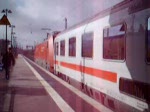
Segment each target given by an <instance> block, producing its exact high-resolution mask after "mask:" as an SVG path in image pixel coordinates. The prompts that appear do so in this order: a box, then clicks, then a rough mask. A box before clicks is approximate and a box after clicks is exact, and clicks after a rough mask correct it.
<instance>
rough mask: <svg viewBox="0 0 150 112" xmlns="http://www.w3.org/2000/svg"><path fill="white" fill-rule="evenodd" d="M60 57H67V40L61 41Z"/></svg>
mask: <svg viewBox="0 0 150 112" xmlns="http://www.w3.org/2000/svg"><path fill="white" fill-rule="evenodd" d="M60 55H61V56H65V40H62V41H60Z"/></svg>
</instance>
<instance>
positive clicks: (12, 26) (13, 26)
mask: <svg viewBox="0 0 150 112" xmlns="http://www.w3.org/2000/svg"><path fill="white" fill-rule="evenodd" d="M9 27H11V48H13V46H12V38H13V34H15V32H13V28H15V25H10V26H9Z"/></svg>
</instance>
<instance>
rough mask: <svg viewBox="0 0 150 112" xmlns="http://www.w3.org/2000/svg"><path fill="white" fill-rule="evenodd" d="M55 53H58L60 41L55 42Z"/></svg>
mask: <svg viewBox="0 0 150 112" xmlns="http://www.w3.org/2000/svg"><path fill="white" fill-rule="evenodd" d="M55 55H58V42H56V43H55Z"/></svg>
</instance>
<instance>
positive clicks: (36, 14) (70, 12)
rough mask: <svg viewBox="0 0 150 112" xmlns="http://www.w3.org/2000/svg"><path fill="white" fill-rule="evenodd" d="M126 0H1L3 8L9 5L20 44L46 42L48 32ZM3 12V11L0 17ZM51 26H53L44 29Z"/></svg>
mask: <svg viewBox="0 0 150 112" xmlns="http://www.w3.org/2000/svg"><path fill="white" fill-rule="evenodd" d="M121 1H123V0H0V12H1V11H2V10H3V9H6V8H7V9H10V10H11V11H12V13H10V14H8V19H9V21H10V23H11V24H12V25H15V28H14V29H13V30H14V32H15V34H14V36H15V37H17V43H18V45H19V46H23V47H25V46H26V45H35V44H37V43H41V42H43V40H44V39H45V38H46V35H47V33H52V32H53V31H63V30H65V18H67V27H68V28H69V27H71V26H73V25H75V24H78V23H80V22H81V21H84V20H86V19H88V18H91V17H92V16H94V15H96V14H97V13H99V12H100V11H102V10H104V9H107V8H109V7H111V6H113V5H115V4H117V3H119V2H121ZM2 16H3V13H0V18H1V17H2ZM42 28H48V29H51V30H42ZM10 32H11V28H10V27H8V39H10V37H11V36H10ZM5 33H6V32H5V26H2V25H0V39H2V38H3V39H5V35H6V34H5Z"/></svg>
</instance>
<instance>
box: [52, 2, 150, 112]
mask: <svg viewBox="0 0 150 112" xmlns="http://www.w3.org/2000/svg"><path fill="white" fill-rule="evenodd" d="M54 45H55V56H54V57H55V59H54V60H55V65H54V71H55V73H56V74H57V75H58V76H60V77H62V78H63V79H64V80H66V81H68V82H69V83H71V84H73V85H75V86H76V87H78V88H81V89H82V90H83V91H84V92H85V93H87V94H88V95H89V96H91V97H93V98H94V99H96V100H98V101H99V102H100V103H102V104H103V105H105V106H107V107H109V108H110V109H112V110H114V111H117V112H129V111H132V112H133V111H136V112H137V111H150V65H149V62H150V1H149V0H125V1H123V2H121V3H119V4H117V5H115V6H114V7H111V8H109V9H107V10H105V11H103V12H100V13H99V14H98V15H96V16H95V17H93V18H91V19H89V20H87V21H85V22H83V23H81V24H79V25H76V26H74V27H72V28H70V29H68V30H67V31H64V32H62V33H60V34H59V35H58V36H57V38H55V40H54Z"/></svg>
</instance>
